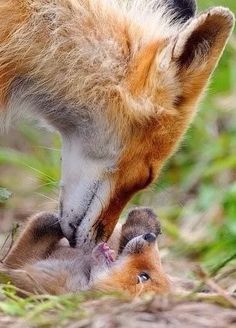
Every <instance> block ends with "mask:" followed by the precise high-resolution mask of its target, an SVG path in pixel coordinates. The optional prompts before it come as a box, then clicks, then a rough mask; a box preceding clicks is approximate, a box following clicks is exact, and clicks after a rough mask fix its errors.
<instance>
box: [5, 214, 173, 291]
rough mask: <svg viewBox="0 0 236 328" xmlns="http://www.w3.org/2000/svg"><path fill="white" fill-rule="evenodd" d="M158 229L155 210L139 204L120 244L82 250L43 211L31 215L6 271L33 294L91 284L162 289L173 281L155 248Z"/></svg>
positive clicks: (104, 287)
mask: <svg viewBox="0 0 236 328" xmlns="http://www.w3.org/2000/svg"><path fill="white" fill-rule="evenodd" d="M159 233H160V225H159V222H158V221H157V218H156V216H155V215H154V214H153V212H152V211H151V210H149V209H136V210H133V211H132V212H131V213H130V214H129V217H128V219H127V222H126V223H125V224H124V225H123V227H122V231H121V235H120V240H119V243H118V245H119V247H118V249H116V250H115V251H114V250H111V249H110V247H109V246H108V245H107V244H106V243H100V244H98V245H97V246H95V247H94V249H93V250H92V252H91V253H87V254H84V252H83V251H82V250H80V249H78V248H71V247H69V246H65V245H61V244H60V240H61V238H62V237H63V235H62V232H61V229H60V226H59V223H58V218H57V216H56V215H53V214H46V213H43V214H39V215H37V216H35V217H34V218H33V219H31V220H30V222H29V223H28V225H27V227H26V229H25V230H24V231H23V233H22V235H21V236H20V237H19V240H18V241H17V242H16V244H15V246H14V247H13V249H12V250H11V251H10V253H9V255H8V256H7V258H6V259H5V261H4V271H5V272H6V273H7V274H9V276H10V278H11V280H12V282H13V283H14V284H15V285H16V286H17V287H19V288H21V289H23V290H25V291H28V292H33V293H34V292H38V293H50V294H63V293H76V292H79V291H81V290H87V289H91V288H92V289H99V290H105V291H108V290H113V291H114V290H116V291H125V292H128V293H129V294H131V295H137V294H140V293H141V292H144V291H153V292H157V293H164V292H167V291H168V288H169V282H168V278H167V276H166V274H165V273H164V271H163V269H162V266H161V261H160V257H159V252H158V248H157V242H156V239H157V236H158V234H159ZM113 243H114V242H113Z"/></svg>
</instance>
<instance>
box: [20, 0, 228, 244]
mask: <svg viewBox="0 0 236 328" xmlns="http://www.w3.org/2000/svg"><path fill="white" fill-rule="evenodd" d="M88 3H90V5H85V3H84V2H83V1H66V2H62V3H61V2H60V4H59V2H58V4H56V5H54V2H53V3H51V2H47V4H46V5H45V8H43V9H42V12H41V16H40V21H39V23H40V24H51V25H50V26H49V28H47V29H46V28H45V33H46V32H47V33H48V35H49V36H48V38H46V37H45V36H44V38H43V42H44V43H45V44H43V46H42V48H43V49H44V51H45V52H46V51H47V54H46V55H45V58H43V60H42V61H41V62H40V64H38V65H39V68H40V69H39V68H38V66H36V64H34V65H35V67H36V68H38V69H35V73H34V74H35V76H36V77H35V80H37V79H38V80H40V79H41V81H42V84H40V86H41V87H44V85H45V86H47V87H48V89H50V88H51V89H50V90H51V91H50V90H49V91H50V92H51V94H53V92H55V93H56V91H55V90H59V89H60V92H61V93H60V97H59V96H58V97H57V98H56V97H55V99H53V101H49V100H48V101H47V95H46V96H45V95H44V94H41V95H40V96H37V99H36V100H35V99H34V105H35V106H36V105H37V106H39V105H40V106H39V107H40V113H41V114H43V115H44V116H45V117H46V118H47V119H48V120H49V121H50V122H51V123H52V124H54V125H55V126H56V127H57V128H58V129H59V130H60V132H61V134H62V140H63V150H62V182H61V220H60V221H61V226H62V229H63V232H64V234H65V236H67V237H68V239H69V240H70V241H71V244H74V245H77V246H82V245H89V241H91V243H92V244H93V246H94V245H95V244H96V243H97V242H99V241H105V240H107V239H108V238H109V236H110V235H111V233H112V231H113V229H114V226H115V224H116V222H117V220H118V217H119V215H120V213H121V211H122V209H123V208H124V206H125V205H126V203H127V202H128V201H129V199H130V198H131V197H132V196H133V195H134V194H135V193H136V192H137V191H139V190H141V189H143V188H145V187H147V186H148V185H149V184H150V183H151V182H152V181H154V180H155V179H156V178H157V176H158V175H159V172H160V169H161V167H162V166H163V163H164V162H165V160H166V159H167V158H168V157H169V156H170V155H171V154H172V153H173V151H174V150H175V148H176V146H177V145H178V143H179V141H180V139H181V137H182V136H183V134H184V133H185V131H186V129H187V127H188V126H189V124H190V122H191V120H192V118H193V116H194V113H195V111H196V110H195V109H196V106H197V103H198V101H199V99H200V97H201V95H202V93H203V91H204V89H205V87H206V85H207V82H208V80H209V78H210V75H211V73H212V72H213V70H214V68H215V66H216V64H217V62H218V60H219V58H220V56H221V54H222V51H223V49H224V47H225V44H226V41H227V39H228V37H229V35H230V33H231V30H232V27H233V23H234V18H233V15H232V13H231V12H230V11H229V10H228V9H225V8H222V7H216V8H212V9H210V10H208V11H206V12H203V13H201V14H199V15H196V14H195V9H196V5H195V1H193V0H185V1H183V0H181V1H180V0H166V1H162V0H157V1H151V0H150V1H123V2H120V1H116V0H114V1H106V0H102V1H100V0H99V1H94V0H93V1H91V2H88ZM55 6H61V7H62V8H59V9H60V10H59V9H58V10H56V7H55ZM40 8H41V7H39V8H37V12H35V16H36V15H37V13H38V12H40V10H41V9H40ZM48 8H49V9H50V10H51V11H49V12H48V14H47V12H46V10H49V9H48ZM60 15H61V16H60ZM57 17H59V18H58V20H57ZM42 22H43V23H42ZM32 25H33V26H36V27H37V24H36V23H35V22H34V24H32ZM29 29H30V28H29ZM29 29H28V30H29ZM53 29H55V30H53ZM59 33H61V34H60V35H59ZM36 36H37V35H36ZM50 38H51V39H53V38H55V40H54V41H53V40H51V39H50ZM15 39H17V38H15ZM53 42H55V43H56V46H55V45H54V43H53ZM58 42H61V43H60V44H58ZM28 43H29V42H28ZM47 43H48V44H49V45H48V48H47ZM50 47H51V48H50ZM38 48H39V49H41V48H40V47H39V46H37V47H36V46H35V48H34V50H35V51H36V50H37V51H38ZM14 49H18V48H17V47H15V48H14ZM40 51H41V50H40ZM33 54H34V52H33ZM40 54H41V53H40ZM42 54H44V52H43V53H42ZM42 54H41V55H42ZM27 56H28V52H27ZM50 56H51V57H50ZM63 56H64V57H63ZM38 58H39V56H36V55H34V60H35V62H36V60H38ZM40 58H41V57H40ZM48 58H50V60H51V61H50V65H49V59H48ZM55 58H56V59H55ZM22 62H23V60H22ZM60 65H61V66H60ZM44 66H45V67H44ZM32 67H33V64H32ZM45 72H46V73H45ZM23 73H24V72H23ZM23 73H22V74H23ZM43 74H44V75H43ZM52 77H54V79H52ZM50 79H51V80H50ZM55 79H56V80H55ZM20 83H22V80H21V81H20ZM27 83H30V81H29V80H27ZM45 90H47V89H46V87H45ZM36 91H37V92H38V89H37V90H36ZM36 91H35V92H36ZM58 94H59V91H58V93H57V95H58ZM42 99H44V100H43V101H42ZM45 99H46V100H45ZM16 100H17V99H16ZM63 101H65V103H66V104H67V106H66V105H65V106H64V102H63ZM68 104H69V105H68ZM71 104H72V105H71ZM37 110H38V111H39V109H37ZM93 246H92V245H91V247H93Z"/></svg>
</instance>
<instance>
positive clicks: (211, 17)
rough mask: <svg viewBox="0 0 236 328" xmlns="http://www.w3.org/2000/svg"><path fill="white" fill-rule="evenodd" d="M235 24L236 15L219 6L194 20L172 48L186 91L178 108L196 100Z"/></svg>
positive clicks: (180, 79) (184, 90)
mask: <svg viewBox="0 0 236 328" xmlns="http://www.w3.org/2000/svg"><path fill="white" fill-rule="evenodd" d="M233 25H234V16H233V14H232V13H231V12H230V11H229V10H228V9H226V8H222V7H216V8H213V9H210V10H209V11H207V12H204V13H202V14H201V15H199V16H198V17H196V18H193V19H192V20H191V21H190V22H189V23H187V25H186V26H185V27H184V28H183V30H182V32H180V33H179V35H178V37H177V40H176V41H175V45H174V48H172V61H174V62H175V63H176V65H177V68H178V72H177V76H178V79H179V81H180V86H181V89H182V95H181V96H180V97H179V99H178V101H177V105H182V104H185V103H189V102H195V101H196V98H197V97H198V96H199V94H200V93H201V92H202V90H203V89H204V87H205V85H206V83H207V81H208V79H209V77H210V75H211V73H212V71H213V70H214V68H215V66H216V64H217V62H218V60H219V58H220V57H221V54H222V51H223V50H224V47H225V44H226V42H227V40H228V38H229V36H230V34H231V31H232V28H233ZM178 102H179V104H178Z"/></svg>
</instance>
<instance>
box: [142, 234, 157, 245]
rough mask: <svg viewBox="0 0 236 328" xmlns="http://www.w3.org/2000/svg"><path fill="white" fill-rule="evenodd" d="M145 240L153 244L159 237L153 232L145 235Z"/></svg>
mask: <svg viewBox="0 0 236 328" xmlns="http://www.w3.org/2000/svg"><path fill="white" fill-rule="evenodd" d="M143 239H144V240H146V241H147V242H148V243H153V242H154V241H156V239H157V236H156V235H155V233H153V232H149V233H146V234H144V235H143Z"/></svg>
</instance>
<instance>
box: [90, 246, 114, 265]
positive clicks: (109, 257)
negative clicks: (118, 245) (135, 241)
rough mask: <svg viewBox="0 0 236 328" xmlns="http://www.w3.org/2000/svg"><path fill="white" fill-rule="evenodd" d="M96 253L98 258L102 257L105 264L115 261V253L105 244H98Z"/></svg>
mask: <svg viewBox="0 0 236 328" xmlns="http://www.w3.org/2000/svg"><path fill="white" fill-rule="evenodd" d="M96 253H97V255H98V256H99V255H100V256H103V257H104V259H105V261H106V263H107V264H112V263H114V262H115V260H116V255H115V251H114V250H112V249H111V248H110V247H109V246H108V245H107V243H105V242H102V243H100V244H98V246H97V247H96ZM95 256H96V255H95Z"/></svg>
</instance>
